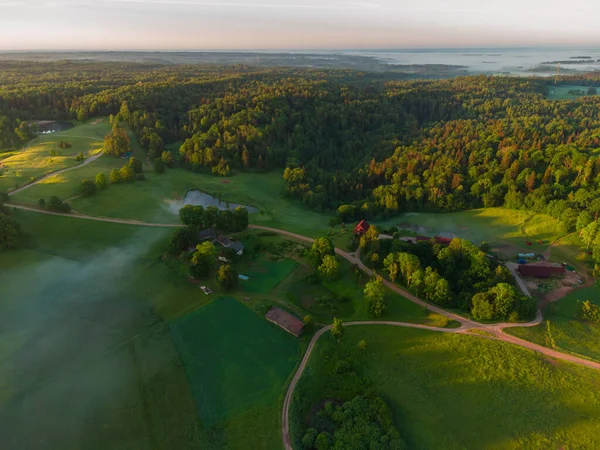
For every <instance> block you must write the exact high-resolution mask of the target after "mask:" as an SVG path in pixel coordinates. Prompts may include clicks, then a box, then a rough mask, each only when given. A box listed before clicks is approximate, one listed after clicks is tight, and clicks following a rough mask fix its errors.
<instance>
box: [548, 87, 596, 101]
mask: <svg viewBox="0 0 600 450" xmlns="http://www.w3.org/2000/svg"><path fill="white" fill-rule="evenodd" d="M588 88H589V86H549V87H548V95H547V97H546V98H547V99H548V100H575V99H578V98H580V97H585V96H587V90H588ZM572 90H580V91H583V92H584V93H585V94H584V95H570V94H569V91H572ZM597 95H598V94H596V95H595V96H594V97H596V96H597Z"/></svg>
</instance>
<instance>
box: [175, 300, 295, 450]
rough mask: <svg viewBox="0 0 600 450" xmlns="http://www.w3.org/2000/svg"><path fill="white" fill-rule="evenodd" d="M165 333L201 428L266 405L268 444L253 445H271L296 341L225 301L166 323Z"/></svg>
mask: <svg viewBox="0 0 600 450" xmlns="http://www.w3.org/2000/svg"><path fill="white" fill-rule="evenodd" d="M171 331H172V333H173V336H174V339H175V342H176V343H177V347H178V349H179V351H180V353H181V356H182V358H183V361H184V364H185V366H186V369H187V374H188V378H189V379H190V382H191V384H192V389H193V391H194V394H195V398H196V402H197V404H198V411H199V412H200V418H201V419H202V421H203V422H204V424H205V425H207V426H214V425H216V424H217V423H219V422H221V421H224V420H225V421H226V420H228V419H229V418H231V417H233V416H235V415H237V414H240V413H243V412H244V411H247V410H249V409H251V408H253V407H254V406H258V405H261V406H270V407H271V410H272V413H273V415H272V429H273V431H274V436H273V439H271V440H270V442H271V446H269V445H268V443H267V442H262V443H260V444H259V445H261V446H262V447H263V448H272V447H273V446H275V447H276V446H277V445H276V443H277V441H278V439H279V433H278V431H279V430H278V424H279V421H278V416H279V414H278V413H279V411H278V406H279V401H278V400H279V398H280V396H281V392H282V390H283V387H284V384H285V382H286V380H287V378H288V377H289V375H290V374H291V373H292V371H293V369H294V366H295V365H296V359H297V357H298V352H299V343H298V339H296V338H294V337H293V336H291V335H289V334H287V333H286V332H285V331H283V330H281V329H279V328H278V327H276V326H275V325H273V324H270V323H269V322H267V321H266V320H264V319H263V318H261V317H259V316H258V315H256V314H254V313H253V312H252V311H250V310H249V309H248V308H245V307H244V306H242V305H241V304H240V303H238V302H237V301H236V300H233V299H230V298H220V299H218V300H216V301H215V302H213V303H212V304H210V305H209V306H207V307H205V308H202V309H200V310H198V311H196V312H195V313H193V314H189V315H187V316H185V317H183V318H181V319H178V320H176V321H174V322H172V323H171ZM257 444H258V443H257ZM273 444H275V445H273Z"/></svg>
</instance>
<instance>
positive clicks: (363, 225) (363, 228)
mask: <svg viewBox="0 0 600 450" xmlns="http://www.w3.org/2000/svg"><path fill="white" fill-rule="evenodd" d="M369 228H371V225H369V224H368V223H367V221H365V220H361V221H360V223H359V224H358V225H356V227H354V234H361V235H362V234H365V233H366V232H367V230H368V229H369Z"/></svg>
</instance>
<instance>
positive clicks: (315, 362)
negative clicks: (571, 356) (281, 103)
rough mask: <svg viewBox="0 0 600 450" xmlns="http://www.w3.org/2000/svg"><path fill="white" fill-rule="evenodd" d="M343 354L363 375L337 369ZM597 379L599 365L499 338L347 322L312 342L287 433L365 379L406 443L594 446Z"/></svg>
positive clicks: (599, 410) (599, 402) (598, 417)
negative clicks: (341, 331) (341, 330)
mask: <svg viewBox="0 0 600 450" xmlns="http://www.w3.org/2000/svg"><path fill="white" fill-rule="evenodd" d="M363 339H364V340H365V341H366V342H367V349H366V350H365V351H362V352H361V351H360V350H358V348H357V346H358V342H359V341H360V340H363ZM340 358H347V359H349V360H350V361H352V362H353V370H354V371H356V372H357V373H358V375H359V376H361V377H364V378H365V379H367V380H368V382H367V384H366V385H363V386H362V387H361V385H360V384H357V383H355V382H354V381H353V380H356V378H355V377H353V375H352V373H346V374H344V375H341V376H340V375H336V374H335V372H334V367H335V361H336V360H338V359H340ZM598 383H600V372H597V371H593V370H591V369H585V368H580V367H576V366H572V365H568V364H563V363H559V362H556V361H548V360H546V359H545V358H543V357H542V356H541V355H539V354H536V353H533V352H530V351H528V350H524V349H521V348H518V347H514V346H511V345H509V344H506V343H503V342H495V341H491V340H487V339H481V338H478V337H472V336H464V335H448V334H445V333H436V332H429V331H424V330H414V329H402V328H395V327H388V326H381V327H375V326H360V327H347V328H346V332H345V335H344V336H343V338H342V339H341V342H340V343H339V344H338V343H337V342H336V341H335V340H334V339H333V338H332V337H331V336H330V334H327V335H325V336H323V337H322V338H321V340H320V341H319V342H318V344H317V346H316V348H315V350H314V353H313V355H312V356H311V358H310V361H309V364H308V367H307V369H306V372H305V373H304V375H303V376H302V378H301V379H300V382H299V385H298V387H297V391H296V393H295V395H294V400H293V403H292V432H293V433H294V437H295V439H296V440H298V439H299V438H301V437H302V430H301V427H302V424H303V423H305V421H308V420H309V419H310V417H311V411H314V410H315V408H316V406H317V405H319V404H322V403H321V402H322V401H323V400H324V399H338V400H347V399H349V398H352V397H353V396H354V395H356V394H357V393H359V392H357V389H360V388H364V387H369V386H370V387H372V388H374V389H375V390H376V391H377V392H378V393H380V394H381V396H382V397H383V398H384V399H385V400H386V401H387V402H388V404H389V405H390V406H391V410H392V414H393V419H394V422H395V424H396V426H397V427H398V429H399V431H400V434H401V436H402V437H403V438H404V439H405V441H406V443H407V444H408V448H422V449H437V448H444V449H463V448H481V449H484V448H486V449H500V448H502V449H520V448H528V449H549V448H589V449H592V448H598V447H599V446H600V391H598V389H597V386H598ZM298 448H301V447H299V446H298Z"/></svg>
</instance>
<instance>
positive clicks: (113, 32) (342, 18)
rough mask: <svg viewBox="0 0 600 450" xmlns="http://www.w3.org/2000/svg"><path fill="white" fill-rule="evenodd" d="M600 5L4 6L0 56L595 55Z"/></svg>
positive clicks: (584, 1)
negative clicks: (468, 51) (81, 52)
mask: <svg viewBox="0 0 600 450" xmlns="http://www.w3.org/2000/svg"><path fill="white" fill-rule="evenodd" d="M599 12H600V5H599V4H598V0H569V1H567V2H565V1H559V0H410V1H407V0H373V1H369V0H364V1H360V0H357V1H354V0H279V1H278V0H223V1H221V0H208V1H204V0H53V1H46V0H0V50H23V49H26V50H31V49H73V50H76V49H115V50H116V49H350V48H352V49H359V48H418V47H483V46H526V45H563V46H569V45H572V46H599V45H600V26H599V25H598V23H599V22H598V17H599V16H598V13H599Z"/></svg>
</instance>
